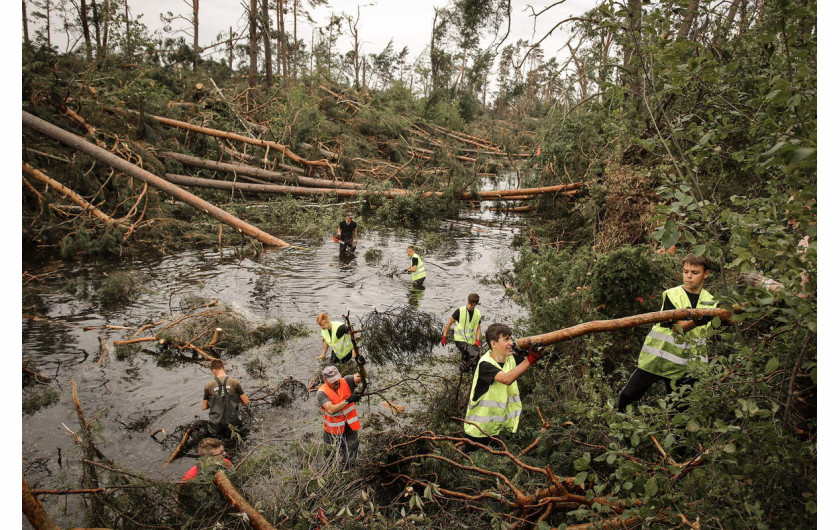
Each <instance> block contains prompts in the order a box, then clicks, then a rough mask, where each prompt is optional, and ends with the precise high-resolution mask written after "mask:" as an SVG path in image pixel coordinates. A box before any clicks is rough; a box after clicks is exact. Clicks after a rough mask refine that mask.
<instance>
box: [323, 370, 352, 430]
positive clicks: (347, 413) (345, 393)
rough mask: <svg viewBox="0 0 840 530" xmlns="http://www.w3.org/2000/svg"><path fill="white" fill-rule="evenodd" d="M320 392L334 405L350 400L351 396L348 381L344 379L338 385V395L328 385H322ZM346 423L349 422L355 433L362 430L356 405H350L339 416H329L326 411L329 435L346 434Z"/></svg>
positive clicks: (325, 428)
mask: <svg viewBox="0 0 840 530" xmlns="http://www.w3.org/2000/svg"><path fill="white" fill-rule="evenodd" d="M318 390H320V391H321V392H323V393H324V394H326V395H327V397H328V398H330V401H332V402H333V405H336V404H338V403H341V402H342V401H344V400H345V399H347V398H349V397H350V394H351V392H350V385H348V384H347V381H345V380H344V378H343V377H342V378H341V379H340V382H339V384H338V393H337V394H336V393H335V390H333V389H332V387H331V386H330V385H328V384H327V383H324V384H323V385H321V387H320V388H319V389H318ZM345 422H347V425H349V426H350V428H351V429H353V430H354V431H358V430H359V429H361V428H362V424H361V423H360V422H359V417H358V416H357V415H356V404H355V403H350V404H349V405H347V406H346V407H344V409H343V410H341V411H340V412H339V413H338V414H327V411H324V430H325V431H327V432H328V433H330V434H344V423H345Z"/></svg>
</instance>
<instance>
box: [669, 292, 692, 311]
mask: <svg viewBox="0 0 840 530" xmlns="http://www.w3.org/2000/svg"><path fill="white" fill-rule="evenodd" d="M683 290H684V291H685V289H683ZM685 294H686V295H688V301H689V302H690V303H691V307H692V309H697V302H698V301H699V300H700V293H697V294H694V293H689V292H688V291H685ZM671 309H676V307H674V304H673V303H672V302H671V299H670V298H668V295H665V302H664V303H663V304H662V310H663V311H670V310H671ZM680 309H684V308H680Z"/></svg>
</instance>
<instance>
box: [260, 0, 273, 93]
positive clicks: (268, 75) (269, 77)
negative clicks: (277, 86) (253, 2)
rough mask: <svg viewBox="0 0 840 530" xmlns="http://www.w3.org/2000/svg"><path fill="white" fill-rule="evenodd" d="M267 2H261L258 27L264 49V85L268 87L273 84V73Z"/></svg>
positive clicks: (263, 0) (267, 0)
mask: <svg viewBox="0 0 840 530" xmlns="http://www.w3.org/2000/svg"><path fill="white" fill-rule="evenodd" d="M268 2H269V0H262V17H260V26H261V27H262V36H263V48H265V50H264V51H265V84H266V86H269V87H270V86H271V85H273V84H274V71H273V70H272V65H271V19H270V18H269V17H268Z"/></svg>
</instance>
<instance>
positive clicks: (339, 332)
mask: <svg viewBox="0 0 840 530" xmlns="http://www.w3.org/2000/svg"><path fill="white" fill-rule="evenodd" d="M346 334H347V324H342V325H340V326H338V329H337V330H335V338H337V339H340V338H341V337H343V336H344V335H346Z"/></svg>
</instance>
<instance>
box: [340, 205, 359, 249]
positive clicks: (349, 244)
mask: <svg viewBox="0 0 840 530" xmlns="http://www.w3.org/2000/svg"><path fill="white" fill-rule="evenodd" d="M356 227H357V225H356V221H354V220H353V212H347V213H346V214H345V215H344V220H343V221H341V222H340V223H338V230H337V231H336V234H335V235H336V237H337V238H338V248H339V252H341V253H344V252H355V251H356V244H357V243H358V242H359V232H358V230H357V229H356Z"/></svg>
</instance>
